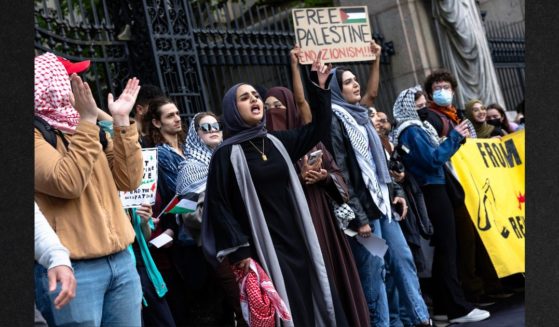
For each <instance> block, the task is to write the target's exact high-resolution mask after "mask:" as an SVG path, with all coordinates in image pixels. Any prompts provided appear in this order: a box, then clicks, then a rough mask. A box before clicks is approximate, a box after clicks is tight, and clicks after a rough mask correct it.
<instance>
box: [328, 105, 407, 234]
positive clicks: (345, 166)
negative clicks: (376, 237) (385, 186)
mask: <svg viewBox="0 0 559 327" xmlns="http://www.w3.org/2000/svg"><path fill="white" fill-rule="evenodd" d="M330 134H331V143H330V144H327V143H328V142H325V143H326V144H327V147H330V149H328V151H330V153H331V154H332V155H333V156H334V159H335V160H336V164H337V165H338V167H339V168H340V170H341V171H342V174H343V176H344V179H345V181H346V183H347V186H348V191H349V192H348V193H349V202H348V204H349V206H350V207H351V209H353V211H354V212H355V219H354V220H352V221H351V222H350V224H349V227H350V228H351V229H354V230H357V228H359V227H360V226H363V225H365V224H368V223H369V222H370V221H371V220H373V219H379V218H380V217H381V212H380V210H379V208H378V207H377V205H376V204H375V201H374V200H373V198H372V197H371V193H370V192H369V190H368V189H367V187H366V185H365V182H364V181H363V176H362V175H361V168H359V164H358V162H357V158H356V157H355V152H354V151H353V147H352V146H351V143H350V141H349V136H348V135H347V132H346V130H345V129H344V127H343V124H342V122H341V121H340V120H339V119H338V118H337V117H336V116H335V115H333V116H332V129H331V130H330ZM389 189H390V191H391V192H390V194H391V197H392V198H393V197H395V196H399V197H404V191H403V190H402V188H401V186H399V185H398V184H396V183H391V184H390V185H389Z"/></svg>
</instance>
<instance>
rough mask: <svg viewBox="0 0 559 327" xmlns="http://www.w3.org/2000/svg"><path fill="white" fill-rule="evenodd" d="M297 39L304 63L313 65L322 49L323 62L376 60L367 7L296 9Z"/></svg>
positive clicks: (294, 13) (302, 62)
mask: <svg viewBox="0 0 559 327" xmlns="http://www.w3.org/2000/svg"><path fill="white" fill-rule="evenodd" d="M292 15H293V23H294V27H295V38H296V40H297V44H299V46H300V47H301V56H300V62H301V64H311V63H312V62H313V60H315V58H316V56H317V55H318V52H319V51H320V50H322V62H325V63H331V62H348V61H349V62H353V61H370V60H374V59H375V55H374V54H373V53H372V51H371V46H370V41H372V34H371V28H370V25H369V14H368V13H367V7H366V6H361V7H330V8H299V9H293V11H292Z"/></svg>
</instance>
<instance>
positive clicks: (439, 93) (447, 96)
mask: <svg viewBox="0 0 559 327" xmlns="http://www.w3.org/2000/svg"><path fill="white" fill-rule="evenodd" d="M433 101H435V103H436V104H437V105H439V106H441V107H446V106H449V105H450V104H451V103H452V91H450V90H445V89H442V90H436V91H435V92H433Z"/></svg>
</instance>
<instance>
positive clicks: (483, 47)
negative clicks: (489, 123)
mask: <svg viewBox="0 0 559 327" xmlns="http://www.w3.org/2000/svg"><path fill="white" fill-rule="evenodd" d="M432 5H433V16H434V17H435V26H436V29H437V34H438V37H439V41H440V49H441V53H442V59H443V63H444V66H445V67H446V68H447V69H448V70H450V71H451V72H452V73H453V74H454V76H456V80H457V81H458V91H457V96H456V97H455V101H456V104H457V106H458V107H459V108H464V104H465V103H466V102H467V101H469V100H470V99H480V100H481V101H482V102H483V103H486V104H488V103H492V102H497V103H501V104H502V103H504V99H503V95H502V93H501V87H500V86H499V81H498V79H497V75H496V73H495V67H494V65H493V61H492V59H491V52H490V50H489V46H488V43H487V37H486V35H485V31H484V29H483V26H482V23H481V16H480V13H479V9H478V7H477V6H476V4H475V0H444V1H442V0H433V3H432Z"/></svg>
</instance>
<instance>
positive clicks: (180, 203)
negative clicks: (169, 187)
mask: <svg viewBox="0 0 559 327" xmlns="http://www.w3.org/2000/svg"><path fill="white" fill-rule="evenodd" d="M194 211H196V202H195V201H192V200H188V199H184V198H180V197H178V196H177V195H175V196H174V197H173V199H172V200H171V202H169V204H167V206H166V207H165V209H163V212H162V214H165V213H173V214H181V213H189V212H194ZM160 216H161V214H160Z"/></svg>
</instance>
